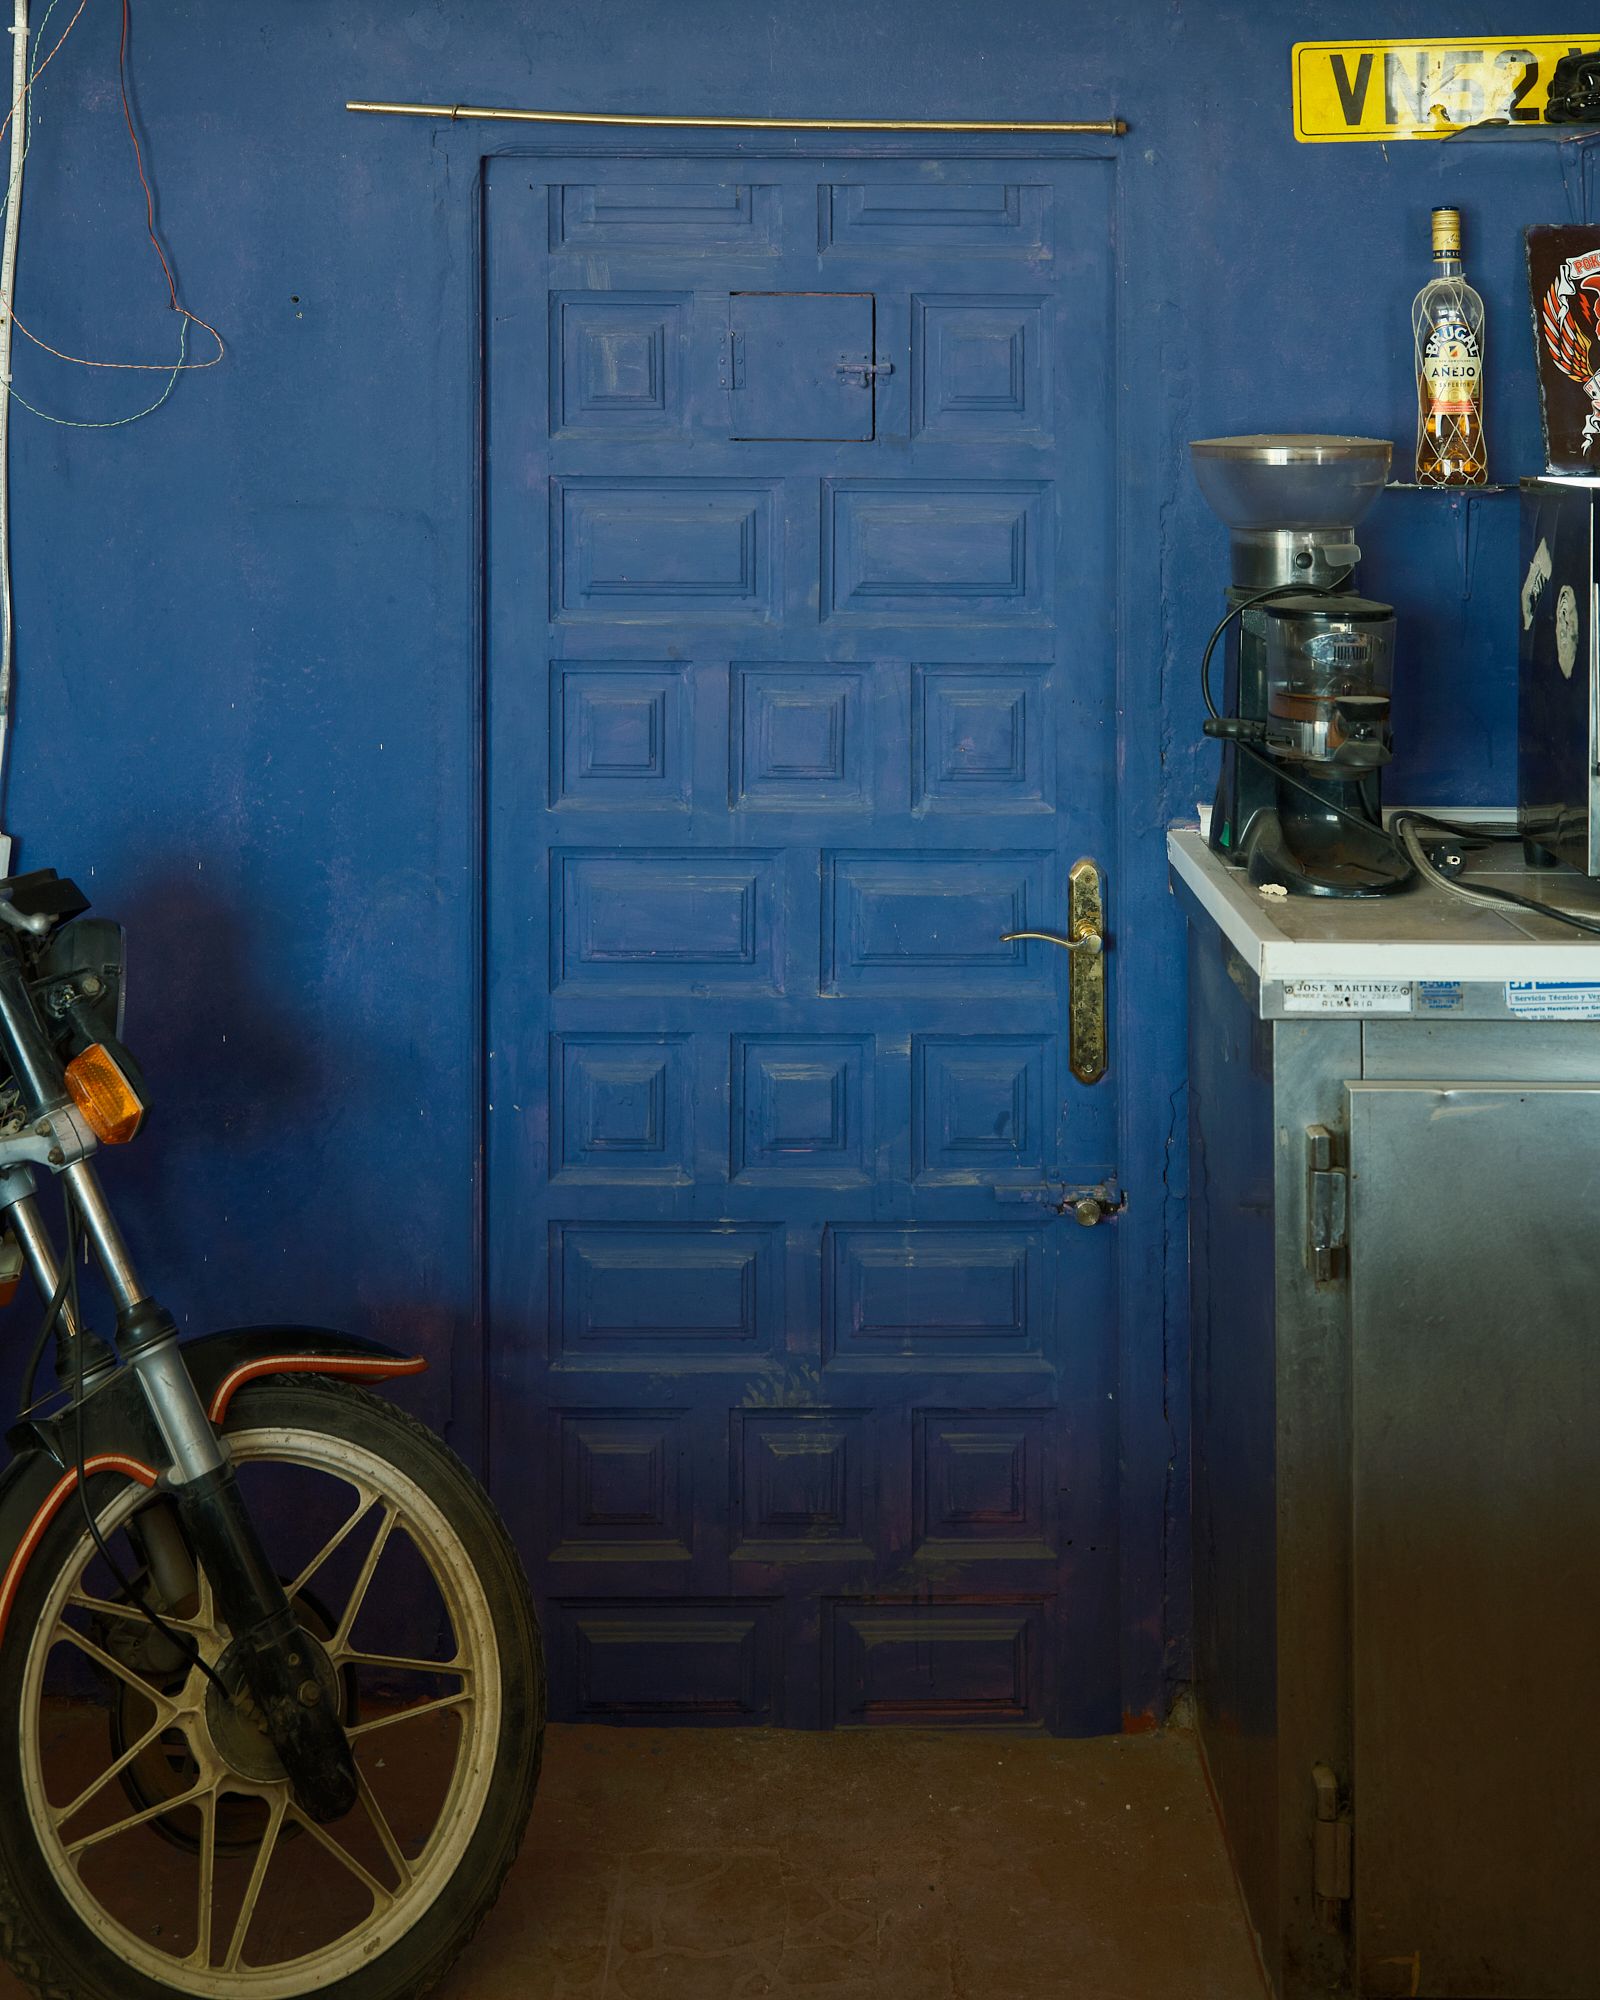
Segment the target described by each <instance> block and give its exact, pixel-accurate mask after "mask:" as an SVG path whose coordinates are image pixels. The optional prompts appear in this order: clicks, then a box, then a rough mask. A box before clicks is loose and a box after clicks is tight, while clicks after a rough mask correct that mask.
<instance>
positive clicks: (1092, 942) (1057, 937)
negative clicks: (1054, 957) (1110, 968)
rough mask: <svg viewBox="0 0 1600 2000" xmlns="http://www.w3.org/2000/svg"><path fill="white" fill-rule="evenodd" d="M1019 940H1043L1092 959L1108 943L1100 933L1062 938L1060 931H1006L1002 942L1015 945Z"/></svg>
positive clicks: (1087, 933)
mask: <svg viewBox="0 0 1600 2000" xmlns="http://www.w3.org/2000/svg"><path fill="white" fill-rule="evenodd" d="M1018 938H1041V939H1043V941H1044V942H1045V943H1046V944H1058V945H1060V947H1061V949H1062V950H1063V951H1086V952H1087V953H1088V954H1089V956H1090V957H1091V958H1093V957H1094V955H1095V953H1096V952H1097V951H1104V950H1105V948H1106V941H1105V939H1104V938H1103V937H1102V936H1101V935H1100V933H1099V932H1098V931H1084V932H1082V933H1081V934H1080V935H1079V936H1078V937H1062V936H1061V934H1060V932H1059V931H1006V932H1004V933H1003V934H1002V935H1001V939H1000V942H1001V943H1002V944H1015V943H1016V941H1017V940H1018Z"/></svg>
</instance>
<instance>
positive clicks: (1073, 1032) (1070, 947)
mask: <svg viewBox="0 0 1600 2000" xmlns="http://www.w3.org/2000/svg"><path fill="white" fill-rule="evenodd" d="M1067 880H1068V885H1069V887H1068V898H1067V920H1068V930H1067V935H1066V936H1065V937H1063V936H1062V935H1061V933H1060V932H1059V931H1006V932H1004V933H1003V935H1002V937H1001V943H1002V944H1020V943H1022V942H1023V941H1024V940H1026V939H1028V938H1037V939H1038V940H1039V942H1040V943H1041V944H1053V945H1056V946H1058V947H1059V948H1060V949H1061V950H1062V951H1066V952H1070V953H1071V954H1072V957H1071V961H1070V963H1071V967H1072V970H1071V972H1070V974H1069V976H1068V980H1067V1060H1068V1061H1069V1063H1070V1064H1071V1065H1072V1074H1073V1075H1074V1076H1075V1077H1076V1078H1077V1079H1078V1081H1079V1083H1098V1082H1099V1081H1100V1079H1101V1077H1103V1076H1104V1075H1105V1073H1106V962H1105V953H1106V934H1105V903H1104V899H1103V897H1102V895H1101V888H1100V870H1099V869H1098V868H1097V867H1096V866H1095V864H1094V863H1093V862H1092V861H1089V860H1084V861H1079V862H1076V863H1074V865H1073V869H1072V873H1071V874H1070V876H1069V877H1068V878H1067ZM1080 1219H1082V1218H1080Z"/></svg>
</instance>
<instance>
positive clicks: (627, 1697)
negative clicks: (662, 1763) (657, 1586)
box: [551, 1598, 779, 1726]
mask: <svg viewBox="0 0 1600 2000" xmlns="http://www.w3.org/2000/svg"><path fill="white" fill-rule="evenodd" d="M552 1608H553V1610H554V1612H555V1614H556V1616H555V1623H556V1630H555V1632H554V1633H553V1634H552V1635H551V1638H552V1641H553V1643H552V1645H551V1653H552V1656H553V1658H554V1661H555V1663H556V1670H557V1672H558V1673H559V1674H560V1675H561V1678H562V1684H563V1686H566V1687H570V1688H571V1690H572V1703H573V1708H574V1712H575V1713H576V1714H577V1715H578V1716H581V1717H583V1718H584V1719H586V1720H589V1721H594V1722H650V1721H658V1720H659V1721H662V1722H668V1721H682V1722H737V1723H741V1724H744V1725H746V1726H748V1725H749V1724H751V1723H756V1722H770V1721H771V1720H772V1718H773V1706H774V1699H775V1695H776V1692H777V1687H776V1683H777V1678H778V1675H777V1646H776V1640H777V1612H778V1609H779V1607H778V1605H777V1604H775V1603H772V1602H770V1601H768V1602H761V1601H760V1600H755V1601H749V1600H745V1601H740V1600H737V1599H723V1600H720V1601H717V1602H712V1603H706V1602H704V1601H703V1600H694V1599H687V1600H680V1601H676V1602H672V1601H667V1602H664V1601H662V1600H661V1599H659V1598H646V1599H642V1600H636V1601H633V1602H617V1601H608V1600H604V1599H602V1600H601V1601H599V1602H593V1601H581V1600H580V1601H573V1600H570V1599H569V1600H558V1601H557V1602H556V1603H555V1604H554V1605H553V1607H552Z"/></svg>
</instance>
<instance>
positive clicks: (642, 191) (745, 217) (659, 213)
mask: <svg viewBox="0 0 1600 2000" xmlns="http://www.w3.org/2000/svg"><path fill="white" fill-rule="evenodd" d="M549 199H550V247H551V248H552V250H575V251H579V252H582V253H592V252H595V251H599V252H601V253H602V254H603V253H605V252H608V251H616V250H633V251H643V252H650V251H662V250H665V251H668V252H677V253H681V252H683V251H690V252H694V251H700V252H704V251H717V250H722V251H733V252H736V253H739V254H741V255H746V256H762V255H765V254H768V253H770V252H772V251H774V250H775V249H776V248H777V241H776V238H777V229H778V220H779V191H778V189H777V188H776V187H771V186H763V185H761V184H759V183H754V184H753V183H751V182H749V181H735V180H717V179H714V178H713V177H712V176H711V175H705V176H703V177H697V178H695V179H693V180H685V179H681V178H679V177H677V176H673V177H671V178H665V177H663V178H656V177H653V176H651V175H649V174H647V173H644V172H641V173H640V174H639V175H638V176H637V177H635V178H634V179H631V180H613V179H611V178H610V177H609V176H608V177H607V178H606V179H605V180H604V181H598V182H596V181H578V182H575V183H573V184H572V185H570V186H567V187H552V188H551V189H550V190H549Z"/></svg>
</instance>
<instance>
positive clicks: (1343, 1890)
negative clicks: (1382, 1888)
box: [1311, 1764, 1353, 1931]
mask: <svg viewBox="0 0 1600 2000" xmlns="http://www.w3.org/2000/svg"><path fill="white" fill-rule="evenodd" d="M1311 1784H1312V1788H1313V1790H1314V1791H1315V1793H1316V1800H1317V1817H1316V1821H1315V1824H1314V1826H1313V1829H1312V1841H1313V1847H1312V1870H1313V1882H1312V1887H1313V1890H1314V1892H1315V1895H1316V1899H1317V1921H1318V1923H1319V1924H1321V1926H1322V1928H1323V1929H1324V1930H1329V1931H1336V1930H1338V1929H1339V1928H1340V1927H1341V1925H1342V1924H1343V1922H1344V1910H1345V1905H1346V1904H1347V1903H1348V1902H1349V1901H1350V1881H1351V1870H1350V1850H1351V1844H1352V1838H1353V1828H1352V1821H1351V1816H1350V1812H1349V1809H1348V1807H1346V1806H1345V1805H1344V1804H1343V1803H1342V1801H1341V1799H1340V1796H1339V1780H1338V1778H1337V1777H1336V1776H1335V1774H1334V1772H1333V1770H1332V1769H1331V1767H1330V1766H1328V1765H1327V1764H1318V1765H1317V1766H1316V1767H1315V1768H1314V1769H1313V1771H1312V1773H1311Z"/></svg>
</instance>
